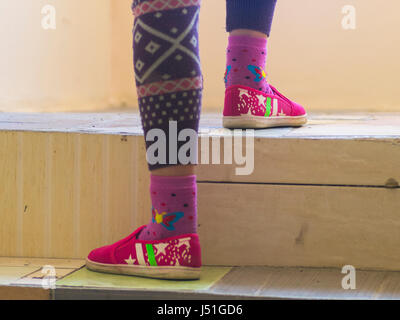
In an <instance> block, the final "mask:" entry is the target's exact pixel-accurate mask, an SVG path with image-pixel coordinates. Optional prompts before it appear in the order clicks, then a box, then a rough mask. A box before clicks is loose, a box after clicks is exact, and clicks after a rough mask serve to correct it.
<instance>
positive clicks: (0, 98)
mask: <svg viewBox="0 0 400 320" xmlns="http://www.w3.org/2000/svg"><path fill="white" fill-rule="evenodd" d="M22 2H23V5H22ZM130 3H131V0H85V1H78V0H57V1H55V0H47V1H44V0H35V1H28V0H19V1H12V0H7V1H6V0H4V1H1V3H0V9H1V10H0V35H1V39H2V41H1V42H0V50H1V54H2V58H3V59H0V70H1V73H0V110H3V111H4V110H27V109H37V108H41V109H42V110H49V111H51V110H54V111H56V110H79V109H85V110H91V109H92V110H93V109H96V108H97V109H102V108H105V107H107V106H115V107H120V106H121V105H122V106H136V94H135V88H134V83H133V82H134V78H133V67H132V58H131V56H132V49H131V48H132V45H131V37H132V20H133V18H132V15H131V12H130ZM45 4H54V5H55V7H56V9H57V23H58V25H57V30H54V31H44V30H43V29H42V28H41V26H40V19H41V13H40V10H41V7H42V6H43V5H45ZM348 4H350V5H354V6H355V8H356V10H357V11H356V12H357V26H356V29H355V30H344V29H343V28H342V25H341V20H342V17H343V14H342V13H341V10H342V7H343V6H344V5H348ZM399 11H400V2H399V1H396V0H387V1H380V0H363V1H356V0H330V1H318V0H302V1H293V0H278V5H277V11H276V15H275V21H274V25H273V30H272V35H271V38H270V43H269V60H268V70H267V71H268V73H269V79H270V81H271V82H272V83H273V84H275V85H276V86H277V87H278V88H280V89H281V90H282V91H283V92H284V93H286V94H288V96H290V97H292V98H295V99H296V100H297V101H299V102H302V103H303V104H304V105H305V106H307V107H308V109H309V110H333V109H334V110H344V109H352V110H393V111H397V110H399V109H398V97H399V94H398V80H397V75H398V74H399V72H400V63H399V61H398V59H399V58H398V57H399V56H400V41H399V40H400V39H399V38H400V34H399V32H398V30H399V27H400V19H399V18H398V12H399ZM224 27H225V1H224V0H203V8H202V14H201V26H200V29H201V38H200V42H201V46H202V47H201V60H202V64H203V71H204V77H205V92H204V109H211V108H221V107H222V104H223V91H224V87H223V85H224V84H223V81H222V77H223V73H224V71H225V61H224V59H225V47H226V43H227V38H226V34H225V32H224ZM3 39H5V40H3Z"/></svg>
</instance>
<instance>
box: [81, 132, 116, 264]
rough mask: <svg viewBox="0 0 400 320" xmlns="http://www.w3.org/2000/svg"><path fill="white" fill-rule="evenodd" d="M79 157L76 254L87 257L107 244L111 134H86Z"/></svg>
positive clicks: (82, 139)
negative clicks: (108, 142) (108, 144)
mask: <svg viewBox="0 0 400 320" xmlns="http://www.w3.org/2000/svg"><path fill="white" fill-rule="evenodd" d="M80 138H81V150H80V159H79V167H80V169H79V172H80V175H79V218H78V221H79V226H78V228H79V229H78V231H77V234H76V235H77V238H76V240H75V241H77V245H78V249H77V252H76V255H77V256H76V257H75V258H77V257H86V256H87V255H88V254H89V252H90V251H91V250H93V249H94V248H96V247H99V246H100V245H105V244H107V243H106V239H105V234H104V228H103V226H104V224H105V223H106V221H107V219H108V214H109V212H108V211H106V209H107V208H105V203H106V202H107V201H108V199H107V198H108V192H107V189H105V188H104V185H103V184H104V182H105V175H106V174H107V167H106V164H105V162H104V159H105V157H107V156H108V155H107V154H106V151H105V150H104V144H105V143H106V139H107V137H106V136H104V135H92V134H89V135H82V136H81V137H80Z"/></svg>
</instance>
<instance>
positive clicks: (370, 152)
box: [197, 137, 400, 186]
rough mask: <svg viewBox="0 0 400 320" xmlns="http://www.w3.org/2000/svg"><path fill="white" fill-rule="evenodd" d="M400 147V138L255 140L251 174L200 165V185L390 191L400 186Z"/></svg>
mask: <svg viewBox="0 0 400 320" xmlns="http://www.w3.org/2000/svg"><path fill="white" fill-rule="evenodd" d="M399 144H400V139H399V138H388V139H357V138H355V139H340V138H339V139H332V138H329V139H328V138H321V137H319V138H315V139H304V138H301V137H300V138H296V139H291V138H279V139H277V138H265V139H263V138H256V139H255V148H254V150H255V151H254V171H253V172H252V174H250V175H242V176H241V175H237V174H236V173H235V169H236V168H238V167H241V166H238V165H236V164H232V165H199V166H198V169H197V173H198V180H199V181H220V182H255V183H288V184H325V185H371V186H385V185H387V184H388V182H390V179H392V180H395V181H397V183H400V170H398V164H399V162H400V148H399V147H398V146H399ZM221 153H223V150H222V151H221ZM221 159H223V157H222V156H221Z"/></svg>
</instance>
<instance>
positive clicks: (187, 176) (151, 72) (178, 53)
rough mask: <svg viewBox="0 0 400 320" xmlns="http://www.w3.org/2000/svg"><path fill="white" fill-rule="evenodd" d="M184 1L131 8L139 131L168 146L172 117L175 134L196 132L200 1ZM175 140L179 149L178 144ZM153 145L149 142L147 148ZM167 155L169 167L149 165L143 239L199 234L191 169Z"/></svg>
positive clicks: (142, 3)
mask: <svg viewBox="0 0 400 320" xmlns="http://www.w3.org/2000/svg"><path fill="white" fill-rule="evenodd" d="M161 3H163V5H162V6H161V5H160V4H161ZM184 3H187V2H179V1H171V0H163V1H159V0H158V1H157V6H155V3H154V1H152V0H150V1H147V2H145V1H140V3H137V4H136V5H135V4H134V9H133V10H134V13H135V16H136V20H135V28H134V34H133V37H134V43H133V47H134V66H135V74H136V85H137V91H138V95H139V110H140V114H141V119H142V125H143V130H144V133H145V136H146V134H147V133H148V132H149V131H150V130H152V129H161V130H163V131H164V132H165V133H166V143H167V145H166V150H169V141H170V136H171V137H174V136H175V134H174V133H173V132H171V134H170V133H169V123H170V121H176V122H177V130H178V133H179V132H180V131H181V130H183V129H191V130H193V131H195V132H197V130H198V123H199V115H200V109H201V94H202V74H201V68H200V59H199V42H198V23H199V12H200V0H198V1H190V3H191V5H185V4H184ZM152 4H154V6H152ZM194 4H195V5H194ZM159 8H162V9H163V10H160V9H159ZM146 10H147V11H146ZM149 11H150V12H149ZM176 139H177V138H175V143H177V144H178V148H177V149H179V144H181V142H180V143H178V141H176ZM152 143H153V141H147V142H146V144H147V147H149V146H150V145H151V144H152ZM169 156H171V155H170V154H169V152H168V153H167V157H166V161H167V163H170V162H171V163H172V164H171V165H172V166H171V165H170V164H166V165H165V164H164V165H163V164H149V169H150V171H151V187H150V196H151V200H152V206H153V208H152V211H149V217H150V223H149V224H148V225H147V226H146V228H145V229H143V231H142V232H141V233H140V235H139V239H141V240H156V239H163V238H166V237H171V236H176V235H180V234H185V233H196V232H197V209H196V205H197V201H196V200H197V199H196V196H197V194H196V177H195V176H194V168H193V167H190V166H189V167H188V166H179V165H178V166H177V165H176V164H179V163H180V159H179V157H178V154H177V153H176V154H175V155H174V156H175V159H173V158H174V157H173V158H169ZM174 160H176V162H174ZM177 177H179V178H177ZM150 213H152V215H150Z"/></svg>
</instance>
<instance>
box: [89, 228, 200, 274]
mask: <svg viewBox="0 0 400 320" xmlns="http://www.w3.org/2000/svg"><path fill="white" fill-rule="evenodd" d="M144 227H145V226H142V227H140V228H138V229H137V230H136V231H134V232H133V233H132V234H131V235H130V236H128V237H126V238H124V239H122V240H120V241H118V242H116V243H114V244H112V245H108V246H105V247H101V248H98V249H95V250H93V251H92V252H90V254H89V256H88V257H87V259H86V266H87V268H88V269H90V270H93V271H99V272H107V273H116V274H126V275H135V276H142V277H148V278H159V279H177V280H180V279H198V278H200V270H201V251H200V242H199V237H198V235H197V234H185V235H180V236H175V237H171V238H166V239H163V240H157V241H141V240H138V239H136V236H137V235H138V234H139V232H140V231H141V230H142V229H143V228H144Z"/></svg>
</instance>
